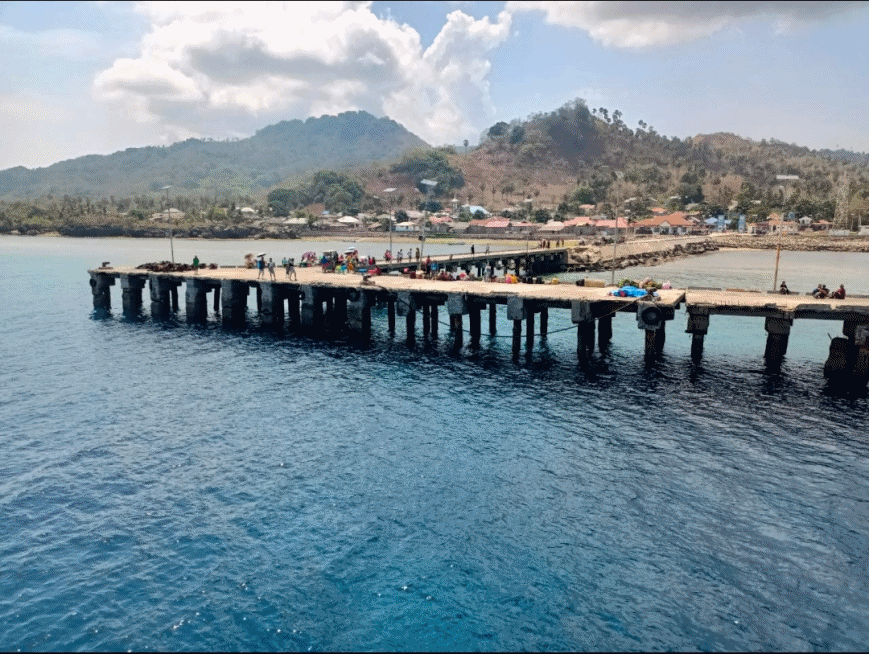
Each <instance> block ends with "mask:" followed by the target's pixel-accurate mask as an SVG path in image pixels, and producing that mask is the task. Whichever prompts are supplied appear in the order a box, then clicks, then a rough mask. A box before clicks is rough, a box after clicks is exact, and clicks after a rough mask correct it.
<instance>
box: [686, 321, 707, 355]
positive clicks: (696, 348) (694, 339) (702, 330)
mask: <svg viewBox="0 0 869 654" xmlns="http://www.w3.org/2000/svg"><path fill="white" fill-rule="evenodd" d="M708 331H709V312H708V310H706V311H694V312H692V313H689V314H688V326H687V327H686V329H685V332H686V333H688V334H691V359H693V360H694V361H695V362H697V361H700V359H701V358H702V357H703V341H704V339H705V338H706V334H707V332H708Z"/></svg>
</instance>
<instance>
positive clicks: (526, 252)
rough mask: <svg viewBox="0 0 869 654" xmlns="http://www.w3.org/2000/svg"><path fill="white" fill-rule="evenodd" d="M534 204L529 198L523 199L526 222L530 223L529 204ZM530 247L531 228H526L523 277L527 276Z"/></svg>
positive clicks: (517, 272)
mask: <svg viewBox="0 0 869 654" xmlns="http://www.w3.org/2000/svg"><path fill="white" fill-rule="evenodd" d="M533 202H534V200H532V199H531V198H525V204H526V205H527V206H528V209H527V210H526V211H527V212H528V215H527V216H526V218H525V220H526V222H529V223H530V222H531V204H532V203H533ZM530 246H531V228H530V227H529V228H528V233H527V234H526V236H525V276H526V277H527V276H528V250H529V248H530ZM516 274H519V271H518V270H517V271H516Z"/></svg>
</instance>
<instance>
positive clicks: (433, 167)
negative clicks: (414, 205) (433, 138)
mask: <svg viewBox="0 0 869 654" xmlns="http://www.w3.org/2000/svg"><path fill="white" fill-rule="evenodd" d="M452 154H455V152H453V153H452ZM392 172H393V173H395V174H396V175H401V176H404V177H407V178H410V179H412V180H414V181H415V183H416V185H417V188H418V189H419V191H420V192H421V193H425V192H426V191H427V189H426V186H425V185H424V184H422V183H421V182H420V180H422V179H434V180H437V182H438V185H437V186H435V187H434V191H433V194H434V195H435V196H440V195H444V194H445V193H449V192H450V191H452V190H453V189H459V188H462V187H463V186H464V185H465V178H464V176H463V175H462V171H461V170H459V169H458V168H455V167H454V166H453V165H452V164H451V163H450V160H449V158H448V157H447V152H446V151H445V150H444V149H442V148H437V149H422V148H419V149H416V150H413V151H411V152H409V153H408V154H407V155H405V157H404V158H403V159H402V160H401V161H399V162H398V163H397V164H395V165H393V166H392Z"/></svg>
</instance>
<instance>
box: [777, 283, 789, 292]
mask: <svg viewBox="0 0 869 654" xmlns="http://www.w3.org/2000/svg"><path fill="white" fill-rule="evenodd" d="M778 292H779V293H781V294H782V295H790V294H791V291H790V289H789V288H788V285H787V284H785V282H782V283H781V284H780V285H779V287H778Z"/></svg>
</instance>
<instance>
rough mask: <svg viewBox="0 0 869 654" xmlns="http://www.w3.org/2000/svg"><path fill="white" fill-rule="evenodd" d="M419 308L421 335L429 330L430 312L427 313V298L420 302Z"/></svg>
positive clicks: (427, 333)
mask: <svg viewBox="0 0 869 654" xmlns="http://www.w3.org/2000/svg"><path fill="white" fill-rule="evenodd" d="M420 309H421V310H422V335H423V336H428V335H429V332H430V331H431V321H430V317H431V314H430V313H429V303H428V301H427V300H423V301H422V302H420Z"/></svg>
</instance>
